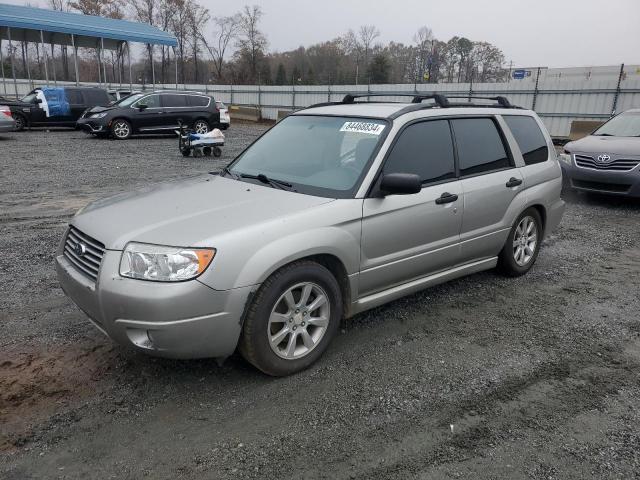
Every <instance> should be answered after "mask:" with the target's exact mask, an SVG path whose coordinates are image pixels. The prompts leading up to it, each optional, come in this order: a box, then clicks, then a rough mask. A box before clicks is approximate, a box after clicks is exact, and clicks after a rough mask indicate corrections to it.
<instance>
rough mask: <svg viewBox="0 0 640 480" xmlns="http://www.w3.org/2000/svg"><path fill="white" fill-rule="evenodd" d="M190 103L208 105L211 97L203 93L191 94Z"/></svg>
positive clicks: (193, 105)
mask: <svg viewBox="0 0 640 480" xmlns="http://www.w3.org/2000/svg"><path fill="white" fill-rule="evenodd" d="M189 105H190V106H192V107H206V106H207V105H209V97H203V96H202V95H189Z"/></svg>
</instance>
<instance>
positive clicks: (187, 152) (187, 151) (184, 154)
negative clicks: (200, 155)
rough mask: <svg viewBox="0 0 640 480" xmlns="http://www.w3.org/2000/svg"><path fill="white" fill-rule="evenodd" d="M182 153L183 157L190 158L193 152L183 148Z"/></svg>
mask: <svg viewBox="0 0 640 480" xmlns="http://www.w3.org/2000/svg"><path fill="white" fill-rule="evenodd" d="M180 153H181V154H182V156H183V157H188V156H189V155H190V154H191V150H189V149H188V148H183V149H182V150H180Z"/></svg>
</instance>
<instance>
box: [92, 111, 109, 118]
mask: <svg viewBox="0 0 640 480" xmlns="http://www.w3.org/2000/svg"><path fill="white" fill-rule="evenodd" d="M106 116H107V112H102V113H94V114H93V115H91V117H89V118H104V117H106Z"/></svg>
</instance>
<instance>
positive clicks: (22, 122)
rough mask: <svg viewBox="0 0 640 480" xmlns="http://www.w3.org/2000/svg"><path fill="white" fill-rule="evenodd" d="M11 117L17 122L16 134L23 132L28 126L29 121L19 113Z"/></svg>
mask: <svg viewBox="0 0 640 480" xmlns="http://www.w3.org/2000/svg"><path fill="white" fill-rule="evenodd" d="M11 116H12V117H13V120H14V121H15V122H16V126H15V129H14V130H15V131H16V132H21V131H23V130H24V129H25V127H26V126H27V119H26V118H25V117H24V115H20V114H19V113H14V114H12V115H11Z"/></svg>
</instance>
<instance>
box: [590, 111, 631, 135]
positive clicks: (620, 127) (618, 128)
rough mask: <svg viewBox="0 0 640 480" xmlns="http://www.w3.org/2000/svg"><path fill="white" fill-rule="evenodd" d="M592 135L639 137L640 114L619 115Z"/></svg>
mask: <svg viewBox="0 0 640 480" xmlns="http://www.w3.org/2000/svg"><path fill="white" fill-rule="evenodd" d="M593 135H599V136H603V135H604V136H613V137H640V113H635V112H633V113H631V112H629V113H621V114H620V115H618V116H616V117H613V118H612V119H611V120H609V121H608V122H607V123H605V124H604V125H602V126H601V127H600V128H599V129H597V130H596V131H595V132H593Z"/></svg>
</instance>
